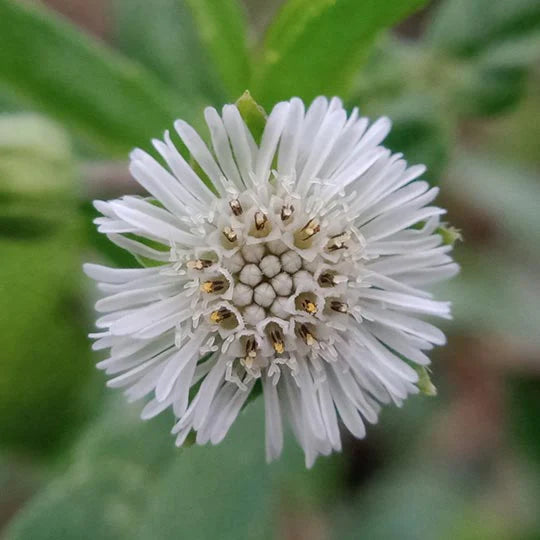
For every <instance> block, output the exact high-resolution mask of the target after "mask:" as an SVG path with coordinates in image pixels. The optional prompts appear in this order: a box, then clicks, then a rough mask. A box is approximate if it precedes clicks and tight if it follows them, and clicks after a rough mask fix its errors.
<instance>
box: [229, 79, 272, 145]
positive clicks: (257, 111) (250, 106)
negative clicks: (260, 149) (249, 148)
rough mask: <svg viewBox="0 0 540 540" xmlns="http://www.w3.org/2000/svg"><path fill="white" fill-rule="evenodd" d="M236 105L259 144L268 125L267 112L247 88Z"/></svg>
mask: <svg viewBox="0 0 540 540" xmlns="http://www.w3.org/2000/svg"><path fill="white" fill-rule="evenodd" d="M236 106H237V107H238V110H239V111H240V115H241V116H242V118H243V119H244V122H245V123H246V125H247V126H248V128H249V130H250V131H251V134H252V135H253V137H254V138H255V141H256V142H257V144H259V143H260V142H261V137H262V134H263V131H264V126H265V125H266V118H267V115H266V112H265V111H264V109H263V108H262V107H261V106H260V105H259V104H258V103H257V102H256V101H255V100H254V99H253V97H252V96H251V94H250V93H249V91H248V90H246V91H245V92H244V93H243V94H242V95H241V96H240V98H239V99H238V100H237V101H236Z"/></svg>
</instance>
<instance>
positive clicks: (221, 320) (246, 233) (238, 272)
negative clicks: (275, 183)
mask: <svg viewBox="0 0 540 540" xmlns="http://www.w3.org/2000/svg"><path fill="white" fill-rule="evenodd" d="M269 199H270V204H268V205H266V206H264V207H263V206H262V205H260V204H258V202H257V200H256V198H255V196H254V194H253V193H250V192H246V193H244V194H242V195H241V196H235V197H233V198H231V199H230V200H229V201H223V200H220V201H219V202H218V203H217V205H218V208H217V209H216V211H215V212H214V213H213V217H212V218H211V219H209V220H208V222H207V223H206V224H205V239H206V240H207V242H206V243H207V245H205V246H201V247H200V248H197V249H195V250H194V253H191V254H190V258H189V260H188V261H187V262H186V263H185V268H186V269H187V273H188V274H189V275H190V276H191V277H192V278H193V281H190V283H189V285H188V286H190V287H191V288H192V289H193V291H194V292H193V293H192V294H193V301H192V307H193V309H194V313H195V315H194V321H195V325H197V324H201V320H202V321H203V323H204V324H209V325H210V328H211V329H212V330H213V331H214V338H216V337H218V338H220V339H218V342H219V346H220V347H221V348H222V351H223V352H224V353H227V354H229V355H230V356H232V357H234V358H235V362H236V363H238V364H240V365H241V366H242V368H243V369H245V370H246V371H248V372H249V373H250V374H252V375H253V376H260V370H261V369H263V368H267V367H269V365H271V364H276V363H277V364H288V365H289V366H291V367H294V364H295V363H296V358H297V357H303V356H310V357H312V358H314V357H318V356H323V357H325V355H331V356H333V354H332V349H333V343H334V341H335V337H336V333H337V332H340V331H343V330H345V329H346V327H347V323H348V317H349V302H350V301H351V299H353V298H351V292H352V294H353V296H354V283H356V278H357V276H358V275H359V264H361V263H360V259H361V258H362V253H361V252H362V244H361V242H360V241H359V238H358V237H357V236H355V235H354V234H353V230H352V227H351V226H350V225H349V224H348V221H347V220H346V219H345V217H344V212H340V211H339V210H336V209H334V210H333V211H331V212H329V213H328V215H324V214H323V213H322V212H319V213H317V214H315V215H314V214H313V212H309V211H308V209H307V208H308V206H309V204H308V203H309V201H307V202H305V203H304V204H302V203H303V201H301V200H300V199H298V198H297V199H295V200H294V202H291V200H287V198H286V197H280V196H277V195H276V194H272V195H271V197H269ZM351 284H353V286H352V288H351ZM213 342H214V341H213ZM233 363H234V362H233ZM229 376H230V378H233V379H234V377H233V376H232V375H231V373H229Z"/></svg>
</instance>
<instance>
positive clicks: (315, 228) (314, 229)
mask: <svg viewBox="0 0 540 540" xmlns="http://www.w3.org/2000/svg"><path fill="white" fill-rule="evenodd" d="M320 230H321V226H320V224H319V221H318V220H317V219H315V218H313V219H310V220H309V221H308V222H307V223H306V224H305V225H304V226H303V227H302V228H301V229H300V231H299V232H300V233H302V236H301V237H300V239H301V240H303V241H304V242H305V241H306V240H309V239H310V238H312V237H313V236H315V235H316V234H317V233H318V232H319V231H320Z"/></svg>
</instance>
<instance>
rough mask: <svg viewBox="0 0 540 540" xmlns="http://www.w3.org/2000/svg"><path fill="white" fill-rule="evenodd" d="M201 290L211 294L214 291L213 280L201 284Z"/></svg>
mask: <svg viewBox="0 0 540 540" xmlns="http://www.w3.org/2000/svg"><path fill="white" fill-rule="evenodd" d="M201 291H202V292H205V293H208V294H210V293H211V292H213V291H214V285H213V284H212V282H211V281H205V282H204V283H203V284H202V285H201Z"/></svg>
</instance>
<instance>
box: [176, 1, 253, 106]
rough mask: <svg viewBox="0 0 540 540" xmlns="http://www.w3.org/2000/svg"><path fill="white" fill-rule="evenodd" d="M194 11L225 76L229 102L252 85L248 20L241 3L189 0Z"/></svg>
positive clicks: (200, 32)
mask: <svg viewBox="0 0 540 540" xmlns="http://www.w3.org/2000/svg"><path fill="white" fill-rule="evenodd" d="M185 1H186V4H187V5H188V6H189V7H190V8H191V11H192V13H193V18H194V19H195V22H196V26H197V30H198V33H199V35H200V39H201V40H202V42H203V43H204V44H205V45H206V48H207V50H208V55H209V56H210V58H211V59H212V61H213V64H214V67H215V69H216V70H217V72H218V73H219V74H220V75H221V78H222V80H223V83H224V85H225V88H226V90H227V91H228V93H229V99H234V98H235V97H236V96H238V95H239V94H241V93H242V92H243V91H244V90H245V89H246V88H247V86H248V82H249V77H250V62H249V57H248V51H247V43H246V40H247V37H246V32H247V29H246V21H245V15H244V12H243V10H242V7H241V5H240V3H239V2H238V1H237V0H219V1H216V0H185Z"/></svg>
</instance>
